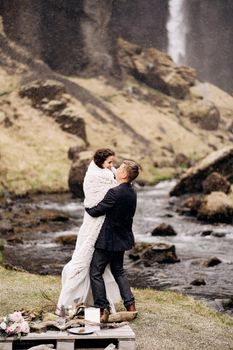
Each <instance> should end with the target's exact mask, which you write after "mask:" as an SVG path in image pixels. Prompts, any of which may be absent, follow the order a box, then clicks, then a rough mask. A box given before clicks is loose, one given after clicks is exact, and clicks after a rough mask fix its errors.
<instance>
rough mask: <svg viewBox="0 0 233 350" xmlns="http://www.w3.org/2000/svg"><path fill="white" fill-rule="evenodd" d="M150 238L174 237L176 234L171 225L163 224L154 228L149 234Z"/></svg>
mask: <svg viewBox="0 0 233 350" xmlns="http://www.w3.org/2000/svg"><path fill="white" fill-rule="evenodd" d="M151 235H152V236H176V235H177V233H176V231H175V230H174V228H173V227H172V226H171V225H168V224H166V223H165V222H163V223H162V224H160V225H159V226H157V227H155V228H154V230H153V231H152V232H151Z"/></svg>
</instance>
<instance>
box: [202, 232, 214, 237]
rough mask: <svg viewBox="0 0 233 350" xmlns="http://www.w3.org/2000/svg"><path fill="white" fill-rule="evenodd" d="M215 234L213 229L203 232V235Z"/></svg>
mask: <svg viewBox="0 0 233 350" xmlns="http://www.w3.org/2000/svg"><path fill="white" fill-rule="evenodd" d="M212 234H213V230H205V231H203V232H202V233H201V236H204V237H206V236H211V235H212Z"/></svg>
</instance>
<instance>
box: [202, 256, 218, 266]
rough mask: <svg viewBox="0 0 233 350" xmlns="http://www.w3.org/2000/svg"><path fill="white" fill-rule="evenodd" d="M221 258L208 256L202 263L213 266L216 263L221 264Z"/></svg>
mask: <svg viewBox="0 0 233 350" xmlns="http://www.w3.org/2000/svg"><path fill="white" fill-rule="evenodd" d="M221 262H222V261H221V260H220V259H219V258H217V257H216V256H214V257H211V258H208V259H207V260H204V261H203V262H202V265H203V266H205V267H213V266H216V265H218V264H221Z"/></svg>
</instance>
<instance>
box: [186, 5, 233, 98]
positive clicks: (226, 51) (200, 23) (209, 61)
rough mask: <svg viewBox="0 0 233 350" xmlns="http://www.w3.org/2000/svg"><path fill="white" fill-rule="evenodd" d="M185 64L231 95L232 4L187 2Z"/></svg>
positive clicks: (232, 51) (232, 78) (232, 79)
mask: <svg viewBox="0 0 233 350" xmlns="http://www.w3.org/2000/svg"><path fill="white" fill-rule="evenodd" d="M186 14H187V18H188V23H189V33H188V38H187V39H188V40H187V43H188V44H187V57H186V62H187V63H188V64H189V65H191V66H192V67H194V68H196V69H197V71H198V75H199V78H201V80H207V81H208V80H210V81H211V82H213V83H214V84H216V85H218V86H222V87H223V88H224V89H226V90H227V91H230V92H231V91H232V82H233V71H232V53H233V45H232V16H233V1H232V0H221V1H219V0H208V1H194V0H192V1H187V2H186Z"/></svg>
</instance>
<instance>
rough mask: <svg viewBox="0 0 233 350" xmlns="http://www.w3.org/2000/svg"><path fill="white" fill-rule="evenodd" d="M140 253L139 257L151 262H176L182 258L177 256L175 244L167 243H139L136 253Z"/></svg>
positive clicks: (135, 249)
mask: <svg viewBox="0 0 233 350" xmlns="http://www.w3.org/2000/svg"><path fill="white" fill-rule="evenodd" d="M136 252H137V253H138V255H139V257H140V258H141V259H142V260H143V261H144V262H145V263H147V262H148V263H149V264H153V263H155V262H157V263H161V264H162V263H167V264H169V263H176V262H179V261H180V260H179V259H178V258H177V256H176V250H175V246H174V245H173V244H167V243H156V244H148V243H137V245H136V246H135V248H134V254H135V253H136Z"/></svg>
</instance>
